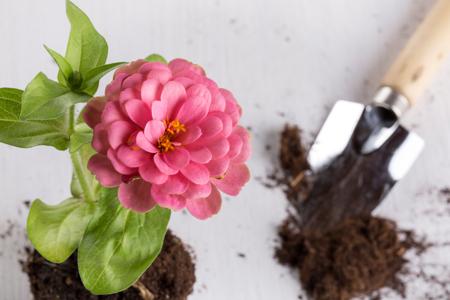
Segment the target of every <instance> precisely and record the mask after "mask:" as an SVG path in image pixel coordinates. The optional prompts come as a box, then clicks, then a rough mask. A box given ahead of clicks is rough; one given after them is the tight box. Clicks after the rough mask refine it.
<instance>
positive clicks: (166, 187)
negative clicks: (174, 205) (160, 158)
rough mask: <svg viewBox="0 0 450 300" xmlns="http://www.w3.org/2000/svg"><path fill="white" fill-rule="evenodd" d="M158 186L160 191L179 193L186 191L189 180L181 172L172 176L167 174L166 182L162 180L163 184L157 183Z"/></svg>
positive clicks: (172, 193)
mask: <svg viewBox="0 0 450 300" xmlns="http://www.w3.org/2000/svg"><path fill="white" fill-rule="evenodd" d="M158 186H159V190H160V192H161V193H164V194H170V195H181V194H184V192H186V191H187V189H188V187H189V181H188V180H187V179H186V178H185V177H184V176H182V175H181V174H177V175H174V176H169V178H168V179H167V180H166V182H164V183H163V184H159V185H158Z"/></svg>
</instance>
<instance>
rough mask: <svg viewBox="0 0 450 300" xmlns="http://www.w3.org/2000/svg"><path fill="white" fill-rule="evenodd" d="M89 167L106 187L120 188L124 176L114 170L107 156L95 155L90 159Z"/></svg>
mask: <svg viewBox="0 0 450 300" xmlns="http://www.w3.org/2000/svg"><path fill="white" fill-rule="evenodd" d="M87 167H88V169H89V171H91V172H92V173H93V174H94V175H95V178H97V180H98V181H99V182H100V184H101V185H102V186H104V187H114V186H118V185H119V184H120V183H121V182H122V181H121V177H122V176H121V175H120V174H119V173H117V172H116V171H115V170H114V167H113V165H112V164H111V162H110V161H109V159H108V158H107V157H106V156H105V155H102V154H95V155H94V156H92V157H91V158H90V159H89V162H88V165H87Z"/></svg>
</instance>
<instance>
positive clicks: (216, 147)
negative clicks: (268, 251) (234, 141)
mask: <svg viewBox="0 0 450 300" xmlns="http://www.w3.org/2000/svg"><path fill="white" fill-rule="evenodd" d="M208 149H209V151H211V153H212V156H213V159H218V158H221V157H224V156H225V155H226V154H227V153H228V151H229V150H230V143H229V142H228V140H227V139H219V140H217V141H215V142H214V143H211V144H210V145H208Z"/></svg>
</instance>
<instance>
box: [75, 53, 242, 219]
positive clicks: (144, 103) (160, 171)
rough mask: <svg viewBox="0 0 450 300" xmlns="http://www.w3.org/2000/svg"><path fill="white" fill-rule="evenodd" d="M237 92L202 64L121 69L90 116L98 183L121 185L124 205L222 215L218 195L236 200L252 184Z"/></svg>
mask: <svg viewBox="0 0 450 300" xmlns="http://www.w3.org/2000/svg"><path fill="white" fill-rule="evenodd" d="M240 116H241V109H240V107H239V105H238V104H237V103H236V100H235V99H234V97H233V95H232V94H231V93H230V92H229V91H227V90H225V89H221V88H219V87H218V86H217V84H216V83H215V82H214V81H212V80H211V79H209V78H208V77H206V75H205V73H204V71H203V69H202V68H200V67H199V66H196V65H193V64H192V63H190V62H188V61H186V60H182V59H175V60H173V61H171V62H170V63H169V64H168V65H166V64H163V63H159V62H146V61H144V60H138V61H135V62H133V63H131V64H129V65H127V66H124V67H122V68H120V69H118V70H117V71H116V73H115V75H114V79H113V81H112V82H111V83H110V84H109V85H108V87H107V88H106V95H105V96H104V97H97V98H94V99H93V100H91V101H90V102H89V103H88V105H87V106H86V109H85V111H84V119H85V121H86V123H87V124H88V125H89V126H90V127H92V128H93V129H94V138H93V141H92V146H93V147H94V149H95V150H96V151H97V152H98V153H97V154H95V155H94V156H93V157H92V158H91V159H90V160H89V163H88V168H89V170H91V172H93V173H94V174H95V176H96V178H97V179H98V180H99V182H100V183H101V184H102V185H103V186H106V187H115V186H119V193H118V195H119V200H120V202H121V203H122V205H123V206H124V207H127V208H130V209H132V210H134V211H138V212H146V211H148V210H150V209H152V208H153V206H155V204H158V205H160V206H162V207H167V208H171V209H173V210H179V209H182V208H184V207H186V208H187V210H188V211H189V212H190V213H191V214H192V215H194V216H195V217H197V218H199V219H205V218H208V217H210V216H211V215H214V214H216V213H217V212H218V211H219V209H220V206H221V195H220V192H219V190H220V191H222V192H224V193H226V194H229V195H237V194H238V193H239V192H240V190H241V188H242V186H243V185H244V184H245V183H246V182H247V181H248V180H249V178H250V174H249V170H248V168H247V166H246V165H245V164H244V163H245V162H246V160H247V159H248V157H249V155H250V144H249V135H248V132H247V131H246V130H245V129H244V128H243V127H241V126H238V122H239V119H240Z"/></svg>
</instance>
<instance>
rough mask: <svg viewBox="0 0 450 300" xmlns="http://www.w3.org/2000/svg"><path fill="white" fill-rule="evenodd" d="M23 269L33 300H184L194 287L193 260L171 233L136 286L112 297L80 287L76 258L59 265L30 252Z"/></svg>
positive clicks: (73, 256) (73, 257) (167, 235)
mask: <svg viewBox="0 0 450 300" xmlns="http://www.w3.org/2000/svg"><path fill="white" fill-rule="evenodd" d="M23 268H24V271H25V272H26V273H27V274H28V276H29V278H30V283H31V292H32V293H33V295H34V299H36V300H54V299H59V300H80V299H83V300H85V299H86V300H95V299H105V300H106V299H109V300H135V299H146V300H149V299H152V300H168V299H170V300H183V299H186V298H187V296H188V295H189V294H191V292H192V290H193V285H194V283H195V265H194V263H193V261H192V257H191V255H190V254H189V252H188V251H187V250H186V248H185V246H184V245H183V243H182V242H181V240H180V239H179V238H178V237H176V236H175V235H173V234H172V233H171V232H170V231H168V232H167V234H166V238H165V242H164V246H163V249H162V251H161V254H160V255H159V257H158V258H157V259H156V260H155V262H154V263H153V264H152V266H151V267H150V268H149V269H148V270H147V271H146V272H145V273H144V275H143V276H142V277H141V279H140V280H139V282H138V283H137V284H135V285H134V286H133V287H131V288H129V289H128V290H126V291H124V292H121V293H118V294H115V295H108V296H95V295H92V294H90V293H89V292H88V291H87V290H86V289H85V288H84V287H83V285H82V283H81V280H80V277H79V274H78V271H77V262H76V255H72V256H71V257H70V258H69V259H68V260H67V261H66V262H65V263H63V264H59V265H58V264H53V263H50V262H48V261H46V260H45V259H44V258H43V257H42V256H40V255H39V253H37V252H36V251H31V250H30V251H29V255H28V259H27V261H26V262H23ZM144 294H145V295H147V296H146V297H147V298H145V297H144V296H143V295H144ZM151 295H153V297H152V296H151Z"/></svg>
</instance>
